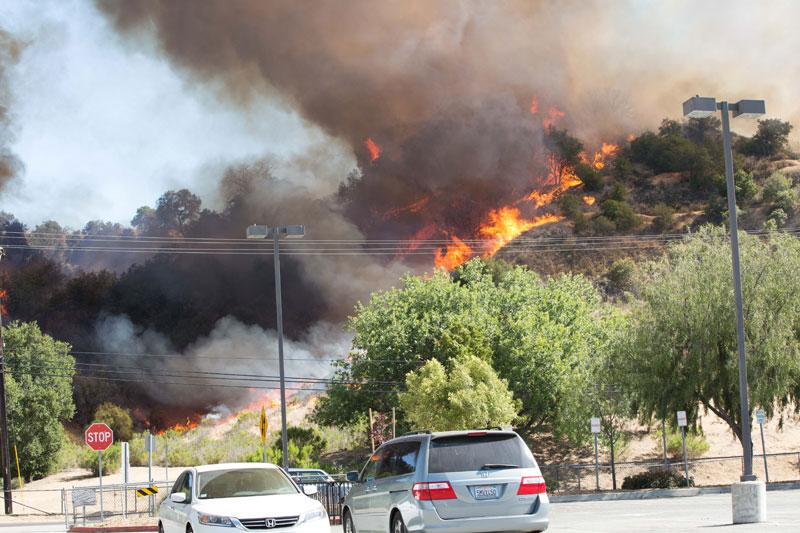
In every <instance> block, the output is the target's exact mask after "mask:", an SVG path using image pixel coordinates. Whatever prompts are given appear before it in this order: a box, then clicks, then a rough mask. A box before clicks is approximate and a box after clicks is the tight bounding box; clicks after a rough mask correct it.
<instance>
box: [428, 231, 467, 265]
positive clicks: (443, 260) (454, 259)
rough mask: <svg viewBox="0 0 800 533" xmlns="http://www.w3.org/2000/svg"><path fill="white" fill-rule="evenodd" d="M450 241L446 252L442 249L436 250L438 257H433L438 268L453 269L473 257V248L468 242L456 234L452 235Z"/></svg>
mask: <svg viewBox="0 0 800 533" xmlns="http://www.w3.org/2000/svg"><path fill="white" fill-rule="evenodd" d="M450 241H451V242H450V244H448V245H447V246H446V249H445V251H444V252H442V251H441V250H438V251H437V252H436V257H434V258H433V263H434V264H435V265H436V268H444V269H445V270H453V269H454V268H456V267H457V266H458V265H460V264H461V263H463V262H465V261H467V260H468V259H469V258H470V257H472V248H470V247H469V245H468V244H467V243H465V242H464V241H462V240H461V239H459V238H458V237H456V236H455V235H452V236H451V237H450Z"/></svg>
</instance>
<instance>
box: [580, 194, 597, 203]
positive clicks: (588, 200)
mask: <svg viewBox="0 0 800 533" xmlns="http://www.w3.org/2000/svg"><path fill="white" fill-rule="evenodd" d="M596 201H597V199H596V198H595V197H594V196H589V195H588V194H587V195H586V196H584V197H583V203H585V204H586V205H594V203H595V202H596Z"/></svg>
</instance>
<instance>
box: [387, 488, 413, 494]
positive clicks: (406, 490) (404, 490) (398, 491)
mask: <svg viewBox="0 0 800 533" xmlns="http://www.w3.org/2000/svg"><path fill="white" fill-rule="evenodd" d="M400 492H408V489H398V490H390V491H389V494H398V493H400Z"/></svg>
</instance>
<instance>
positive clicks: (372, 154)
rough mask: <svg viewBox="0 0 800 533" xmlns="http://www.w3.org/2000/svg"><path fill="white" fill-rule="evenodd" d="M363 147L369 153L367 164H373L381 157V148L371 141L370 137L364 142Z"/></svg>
mask: <svg viewBox="0 0 800 533" xmlns="http://www.w3.org/2000/svg"><path fill="white" fill-rule="evenodd" d="M364 146H366V147H367V151H368V152H369V162H370V163H374V162H375V161H377V160H378V158H379V157H380V156H381V147H380V146H378V144H377V143H376V142H375V141H373V140H372V139H371V138H370V137H367V139H366V140H365V141H364Z"/></svg>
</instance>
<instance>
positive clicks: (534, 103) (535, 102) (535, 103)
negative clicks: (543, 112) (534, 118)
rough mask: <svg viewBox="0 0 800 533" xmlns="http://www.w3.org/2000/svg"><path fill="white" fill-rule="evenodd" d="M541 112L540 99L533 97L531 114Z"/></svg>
mask: <svg viewBox="0 0 800 533" xmlns="http://www.w3.org/2000/svg"><path fill="white" fill-rule="evenodd" d="M538 112H539V100H537V99H536V97H535V96H534V97H532V98H531V115H535V114H536V113H538Z"/></svg>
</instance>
